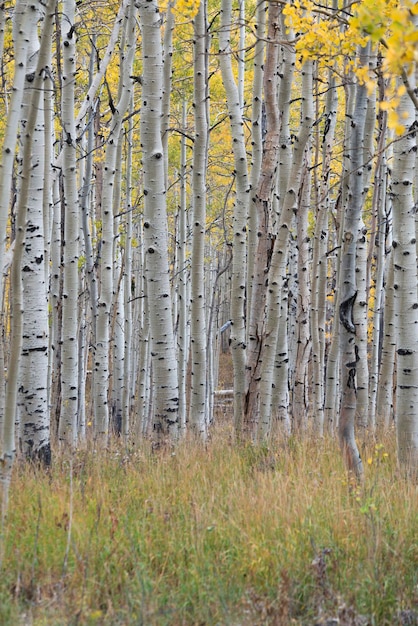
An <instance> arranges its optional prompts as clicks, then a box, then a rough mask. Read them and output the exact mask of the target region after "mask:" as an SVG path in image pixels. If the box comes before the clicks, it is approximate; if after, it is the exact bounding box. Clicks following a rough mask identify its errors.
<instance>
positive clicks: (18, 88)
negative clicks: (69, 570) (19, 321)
mask: <svg viewBox="0 0 418 626" xmlns="http://www.w3.org/2000/svg"><path fill="white" fill-rule="evenodd" d="M36 19H37V17H36V14H35V12H34V11H31V10H30V9H29V3H28V2H26V0H20V1H18V2H16V5H15V8H14V13H13V24H12V39H13V50H14V61H15V63H14V76H13V87H12V91H11V98H10V102H9V103H8V115H7V120H6V127H5V130H4V137H3V144H2V151H1V160H0V269H1V271H2V272H3V273H4V268H5V267H6V266H8V265H10V263H7V262H6V259H5V249H6V233H7V225H8V219H9V205H10V194H11V189H12V180H13V164H14V160H15V151H16V142H17V134H18V126H19V121H20V114H21V103H22V99H23V93H24V83H25V77H26V63H27V47H28V42H29V40H30V37H31V29H32V26H33V24H34V20H36ZM0 295H1V298H0V301H1V302H2V301H3V280H1V281H0ZM0 397H1V401H0V406H4V404H5V377H4V367H3V368H2V369H1V371H0ZM11 410H12V411H13V415H11V416H10V421H9V423H7V421H8V418H6V415H5V410H4V411H3V412H2V415H1V417H0V427H1V432H0V441H1V443H2V452H1V454H2V458H4V460H5V463H6V466H5V467H6V468H9V467H10V468H11V462H12V459H13V456H14V446H15V443H14V431H13V432H12V429H14V410H15V407H13V406H12V407H11ZM1 480H3V479H1Z"/></svg>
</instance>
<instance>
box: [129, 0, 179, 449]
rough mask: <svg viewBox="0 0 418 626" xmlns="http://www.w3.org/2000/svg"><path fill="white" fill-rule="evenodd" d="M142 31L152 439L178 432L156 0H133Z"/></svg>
mask: <svg viewBox="0 0 418 626" xmlns="http://www.w3.org/2000/svg"><path fill="white" fill-rule="evenodd" d="M138 6H139V14H140V23H141V30H142V61H143V75H142V83H143V84H142V114H141V145H142V151H143V152H142V163H143V173H144V244H145V250H146V264H145V271H146V279H147V297H148V312H149V317H150V330H151V342H152V347H151V354H152V359H153V360H152V375H153V390H154V397H153V401H154V433H155V436H156V438H157V439H158V440H159V439H161V438H165V437H167V436H168V437H169V438H170V439H171V440H175V439H177V436H178V402H179V398H178V377H177V360H176V353H175V346H174V334H173V323H172V317H171V312H172V304H171V293H170V282H169V264H168V228H167V210H166V195H165V194H166V190H165V185H164V155H163V152H162V143H161V113H162V108H161V106H162V85H163V75H162V72H163V61H162V46H161V32H160V15H159V10H158V4H157V2H156V0H152V1H149V2H145V1H144V0H141V1H140V2H139V3H138Z"/></svg>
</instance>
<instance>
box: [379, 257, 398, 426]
mask: <svg viewBox="0 0 418 626" xmlns="http://www.w3.org/2000/svg"><path fill="white" fill-rule="evenodd" d="M386 274H387V275H386V285H385V302H384V317H383V333H382V353H381V358H380V369H379V384H378V388H377V398H376V426H377V427H378V428H380V429H382V430H387V429H388V428H389V427H390V426H391V425H392V424H393V418H394V406H393V402H394V393H393V392H394V381H393V374H394V369H395V363H396V335H397V330H396V318H395V291H394V268H393V250H392V252H391V253H390V254H389V255H388V256H387V259H386Z"/></svg>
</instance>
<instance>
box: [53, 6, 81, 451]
mask: <svg viewBox="0 0 418 626" xmlns="http://www.w3.org/2000/svg"><path fill="white" fill-rule="evenodd" d="M61 30H62V38H63V40H62V58H63V75H62V85H61V115H62V142H63V149H62V177H63V188H64V196H63V198H64V206H63V211H64V241H63V245H64V254H63V257H64V258H63V277H64V278H63V280H64V285H63V300H62V337H61V341H62V347H61V359H62V363H61V398H62V402H61V414H60V421H59V429H58V437H59V440H60V441H61V442H62V443H63V444H64V443H65V444H67V445H69V446H71V447H75V446H76V443H77V407H78V319H77V318H78V315H77V313H78V258H79V237H80V231H79V200H78V193H77V165H76V163H77V155H76V125H75V114H74V103H75V77H76V73H77V66H76V46H75V44H76V34H75V33H76V31H75V1H74V0H64V2H63V7H62V23H61Z"/></svg>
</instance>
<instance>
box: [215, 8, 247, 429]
mask: <svg viewBox="0 0 418 626" xmlns="http://www.w3.org/2000/svg"><path fill="white" fill-rule="evenodd" d="M231 16H232V2H231V0H222V3H221V29H220V32H219V54H220V56H219V64H220V67H221V73H222V82H223V84H224V87H225V92H226V97H227V105H228V113H229V119H230V124H231V134H232V149H233V154H234V164H235V175H236V182H235V184H236V198H235V206H234V217H233V243H232V246H233V261H232V280H231V321H232V326H231V334H230V342H231V352H232V361H233V367H234V423H235V429H236V432H237V434H238V436H240V433H241V430H242V415H243V408H244V396H245V358H246V357H245V349H246V337H245V285H246V230H247V215H248V201H249V192H250V187H249V180H248V166H247V153H246V147H245V137H244V121H243V118H242V111H241V106H240V96H239V90H238V87H237V84H236V82H235V78H234V73H233V69H232V61H231V54H232V50H231V42H230V36H231Z"/></svg>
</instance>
